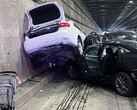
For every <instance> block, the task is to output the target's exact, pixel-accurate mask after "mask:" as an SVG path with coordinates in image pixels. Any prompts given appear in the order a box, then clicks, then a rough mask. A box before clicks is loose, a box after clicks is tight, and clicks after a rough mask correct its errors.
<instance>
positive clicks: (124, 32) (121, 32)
mask: <svg viewBox="0 0 137 110" xmlns="http://www.w3.org/2000/svg"><path fill="white" fill-rule="evenodd" d="M126 33H132V34H136V33H135V32H134V31H116V32H106V33H105V34H126Z"/></svg>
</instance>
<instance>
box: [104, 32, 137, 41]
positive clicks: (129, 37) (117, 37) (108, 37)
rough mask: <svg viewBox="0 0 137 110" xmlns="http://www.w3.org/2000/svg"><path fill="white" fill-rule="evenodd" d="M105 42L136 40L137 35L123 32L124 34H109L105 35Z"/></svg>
mask: <svg viewBox="0 0 137 110" xmlns="http://www.w3.org/2000/svg"><path fill="white" fill-rule="evenodd" d="M104 40H107V41H108V40H136V41H137V34H136V33H135V32H134V31H123V32H107V33H105V34H104V37H103V41H104Z"/></svg>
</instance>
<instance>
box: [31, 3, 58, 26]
mask: <svg viewBox="0 0 137 110" xmlns="http://www.w3.org/2000/svg"><path fill="white" fill-rule="evenodd" d="M29 13H30V15H31V17H32V20H33V24H34V25H37V24H41V23H45V22H49V21H52V20H55V19H58V18H59V17H60V11H59V9H58V7H57V6H56V5H55V4H49V5H44V6H41V7H38V8H35V9H33V10H31V11H30V12H29Z"/></svg>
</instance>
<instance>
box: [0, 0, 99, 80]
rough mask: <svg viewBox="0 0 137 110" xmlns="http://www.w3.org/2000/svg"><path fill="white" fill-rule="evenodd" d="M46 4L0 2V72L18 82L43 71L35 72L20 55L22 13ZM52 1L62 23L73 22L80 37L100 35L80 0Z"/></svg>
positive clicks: (25, 0)
mask: <svg viewBox="0 0 137 110" xmlns="http://www.w3.org/2000/svg"><path fill="white" fill-rule="evenodd" d="M48 1H53V0H0V71H8V70H9V71H16V72H17V73H18V74H19V76H20V79H21V81H22V82H23V81H25V80H26V79H28V78H31V77H33V76H35V75H36V74H38V73H39V72H41V71H42V70H43V69H44V68H39V69H35V68H34V67H33V66H32V65H31V63H30V62H29V58H28V56H27V55H26V54H25V52H24V48H23V41H24V36H23V34H24V32H25V30H26V29H27V17H26V15H25V12H26V10H27V9H29V8H31V7H33V6H35V5H38V4H40V3H44V2H48ZM55 1H57V2H58V3H59V4H60V5H62V6H63V8H64V11H65V15H66V20H73V21H74V22H75V23H76V24H77V25H78V26H79V27H80V28H81V30H82V31H83V32H84V33H86V34H88V33H90V32H91V31H93V30H95V31H100V29H99V28H98V27H97V25H96V24H95V23H94V21H93V19H92V17H91V15H90V12H88V10H87V8H86V6H84V4H82V1H81V0H55Z"/></svg>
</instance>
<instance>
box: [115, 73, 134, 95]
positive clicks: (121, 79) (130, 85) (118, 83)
mask: <svg viewBox="0 0 137 110" xmlns="http://www.w3.org/2000/svg"><path fill="white" fill-rule="evenodd" d="M114 84H115V89H116V91H117V93H118V94H120V95H122V96H126V97H129V96H132V95H134V92H135V84H134V82H133V80H132V79H131V77H130V76H129V75H128V74H126V73H125V72H120V73H118V74H117V75H116V77H115V80H114Z"/></svg>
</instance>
